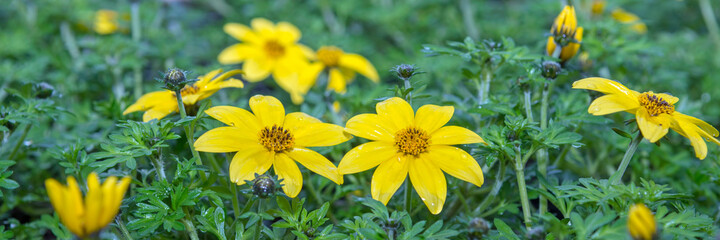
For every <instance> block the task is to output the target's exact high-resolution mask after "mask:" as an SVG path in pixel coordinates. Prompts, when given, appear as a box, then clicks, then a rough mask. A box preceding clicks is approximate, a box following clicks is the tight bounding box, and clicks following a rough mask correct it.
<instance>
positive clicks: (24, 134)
mask: <svg viewBox="0 0 720 240" xmlns="http://www.w3.org/2000/svg"><path fill="white" fill-rule="evenodd" d="M31 127H32V124H29V123H28V124H26V125H25V128H24V129H23V133H22V135H20V138H19V139H18V141H17V143H15V147H13V150H12V152H10V155H8V159H13V157H15V154H16V153H17V151H18V149H20V145H22V143H23V142H24V141H25V138H26V137H27V134H28V132H30V128H31Z"/></svg>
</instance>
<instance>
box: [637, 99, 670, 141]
mask: <svg viewBox="0 0 720 240" xmlns="http://www.w3.org/2000/svg"><path fill="white" fill-rule="evenodd" d="M635 119H636V120H637V124H638V128H640V132H642V135H643V137H645V139H647V140H648V141H650V142H652V143H654V142H657V141H658V140H660V138H662V137H664V136H665V134H667V132H668V128H669V127H670V124H664V125H663V124H658V123H656V122H655V121H653V119H651V117H650V114H648V112H647V110H646V109H645V108H639V109H638V110H637V112H636V113H635Z"/></svg>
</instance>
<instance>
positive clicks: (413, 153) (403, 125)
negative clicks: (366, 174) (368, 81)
mask: <svg viewBox="0 0 720 240" xmlns="http://www.w3.org/2000/svg"><path fill="white" fill-rule="evenodd" d="M376 111H377V114H360V115H357V116H355V117H353V118H351V119H350V120H349V121H348V122H347V125H346V127H345V131H346V132H348V133H351V134H353V135H355V136H358V137H362V138H366V139H369V140H371V142H368V143H365V144H362V145H360V146H357V147H355V148H353V149H352V150H350V151H349V152H348V153H347V154H345V156H344V157H343V159H342V160H341V161H340V166H339V167H338V170H339V171H340V173H341V174H350V173H356V172H362V171H365V170H368V169H370V168H373V167H375V166H378V167H377V169H375V173H374V174H373V177H372V186H371V192H372V197H373V199H375V200H378V201H380V202H382V203H383V204H386V205H387V203H388V201H390V198H391V197H392V195H393V194H394V193H395V192H396V191H397V190H398V188H400V185H401V184H402V183H403V182H404V181H405V178H406V176H407V175H408V174H409V175H410V181H411V182H412V184H413V187H414V188H415V191H416V192H417V193H418V195H420V198H421V199H422V200H423V202H425V205H426V206H427V207H428V209H429V210H430V212H431V213H432V214H438V213H440V211H442V208H443V205H444V204H445V198H446V195H447V184H446V182H445V175H444V174H443V171H445V172H446V173H448V174H450V175H452V176H454V177H456V178H458V179H461V180H463V181H467V182H470V183H472V184H475V185H476V186H478V187H480V186H482V184H483V181H484V179H483V172H482V169H480V165H479V164H478V162H477V161H475V159H474V158H473V157H472V156H470V154H468V153H467V152H465V151H464V150H462V149H460V148H457V147H453V146H450V145H456V144H471V143H485V141H483V139H482V138H481V137H480V136H478V135H477V134H476V133H474V132H472V131H470V130H468V129H466V128H462V127H457V126H445V127H443V125H445V124H446V123H447V122H448V121H450V118H451V117H452V115H453V112H454V111H455V109H454V108H453V107H452V106H436V105H425V106H422V107H420V108H419V109H418V111H417V113H414V112H413V109H412V107H411V106H410V104H408V103H407V102H406V101H405V100H403V99H401V98H397V97H394V98H390V99H388V100H385V101H383V102H381V103H378V104H377V105H376Z"/></svg>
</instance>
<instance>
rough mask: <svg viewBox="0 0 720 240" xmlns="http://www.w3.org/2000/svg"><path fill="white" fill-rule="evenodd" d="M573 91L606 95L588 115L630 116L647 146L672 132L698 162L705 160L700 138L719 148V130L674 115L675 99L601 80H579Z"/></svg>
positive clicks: (596, 100) (598, 99) (700, 121)
mask: <svg viewBox="0 0 720 240" xmlns="http://www.w3.org/2000/svg"><path fill="white" fill-rule="evenodd" d="M573 88H576V89H588V90H593V91H598V92H602V93H604V94H606V95H605V96H602V97H599V98H597V99H595V101H593V102H592V103H591V104H590V107H589V108H588V113H591V114H593V115H606V114H610V113H615V112H620V111H625V112H629V113H632V114H634V115H635V119H636V120H637V125H638V128H640V132H641V133H642V135H643V137H645V139H647V140H649V141H650V142H653V143H654V142H657V141H658V140H660V138H662V137H663V136H665V134H667V132H668V129H670V128H671V129H673V130H675V131H676V132H678V133H680V135H682V136H684V137H686V138H688V139H690V143H691V144H692V146H693V148H694V149H695V156H696V157H697V158H699V159H704V158H705V156H707V145H706V143H705V141H704V140H703V138H704V139H706V140H708V141H711V142H713V143H715V144H718V145H720V141H718V140H717V139H715V138H714V137H717V136H718V134H719V133H718V130H717V129H715V128H714V127H713V126H712V125H710V124H708V123H706V122H704V121H702V120H700V119H697V118H694V117H691V116H688V115H685V114H682V113H679V112H677V111H675V103H677V102H678V100H679V99H678V98H677V97H673V96H671V95H669V94H665V93H654V92H652V91H650V92H644V93H639V92H636V91H633V90H630V89H628V88H627V87H625V86H623V85H622V84H620V83H618V82H615V81H613V80H609V79H604V78H585V79H581V80H578V81H575V82H574V83H573Z"/></svg>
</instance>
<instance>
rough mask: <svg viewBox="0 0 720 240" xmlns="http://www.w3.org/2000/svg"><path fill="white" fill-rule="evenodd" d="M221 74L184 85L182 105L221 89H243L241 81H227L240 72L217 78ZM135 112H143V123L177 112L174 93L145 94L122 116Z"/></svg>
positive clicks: (209, 75) (212, 74)
mask: <svg viewBox="0 0 720 240" xmlns="http://www.w3.org/2000/svg"><path fill="white" fill-rule="evenodd" d="M221 72H222V69H217V70H214V71H212V72H209V73H207V74H205V75H203V76H200V77H199V79H198V81H197V82H195V83H193V84H188V85H185V87H184V88H183V89H182V91H181V92H180V94H181V95H182V100H183V104H184V105H185V106H192V105H195V103H197V102H198V101H200V100H203V99H205V98H208V97H210V96H211V95H213V94H215V92H217V91H218V90H220V89H223V88H230V87H233V88H242V87H243V83H242V81H240V80H237V79H234V78H230V79H228V78H229V77H231V76H234V75H237V74H241V73H243V72H242V71H240V70H231V71H228V72H226V73H223V74H222V75H219V76H218V74H220V73H221ZM226 79H227V80H226ZM137 111H145V114H143V121H144V122H147V121H150V120H153V119H158V120H159V119H162V118H164V117H165V116H167V115H168V114H170V113H172V112H177V111H179V108H178V102H177V98H176V96H175V92H173V91H170V90H165V91H156V92H151V93H148V94H145V95H143V96H142V97H140V98H139V99H138V100H137V101H136V102H135V103H133V104H132V105H130V106H129V107H128V108H127V109H125V111H124V112H123V115H126V114H128V113H132V112H137Z"/></svg>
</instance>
